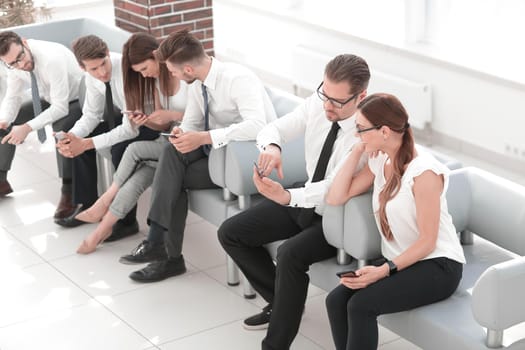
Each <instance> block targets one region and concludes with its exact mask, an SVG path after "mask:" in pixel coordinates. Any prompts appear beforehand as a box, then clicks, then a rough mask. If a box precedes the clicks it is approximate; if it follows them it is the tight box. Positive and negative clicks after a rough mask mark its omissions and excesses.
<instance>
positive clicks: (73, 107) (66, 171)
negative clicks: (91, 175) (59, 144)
mask: <svg viewBox="0 0 525 350" xmlns="http://www.w3.org/2000/svg"><path fill="white" fill-rule="evenodd" d="M41 103H42V110H46V109H47V108H49V103H48V102H47V101H44V100H41ZM81 115H82V110H81V108H80V105H79V104H78V101H77V100H75V101H71V102H70V103H69V113H68V115H66V116H65V117H64V118H61V119H58V120H56V121H55V122H53V124H52V128H53V131H60V130H64V131H68V130H69V129H71V128H72V127H73V125H75V122H76V121H77V120H78V119H79V118H80V116H81ZM33 118H34V113H33V103H32V102H26V103H24V104H23V105H22V106H21V107H20V111H19V112H18V115H17V117H16V119H15V121H14V122H13V124H12V125H22V124H24V123H27V122H28V121H30V120H31V119H33ZM11 128H12V126H10V127H9V128H8V129H7V130H0V138H3V137H4V136H5V135H7V134H8V133H9V132H11ZM48 136H49V135H48ZM15 151H16V146H15V145H11V144H8V143H6V144H3V145H2V144H0V171H5V172H8V171H9V170H10V169H11V164H12V163H13V159H14V157H15ZM56 158H57V167H58V175H59V176H60V177H61V178H64V179H71V178H72V176H73V165H72V164H73V162H72V160H71V159H70V158H66V157H63V156H62V155H61V154H60V153H58V150H56Z"/></svg>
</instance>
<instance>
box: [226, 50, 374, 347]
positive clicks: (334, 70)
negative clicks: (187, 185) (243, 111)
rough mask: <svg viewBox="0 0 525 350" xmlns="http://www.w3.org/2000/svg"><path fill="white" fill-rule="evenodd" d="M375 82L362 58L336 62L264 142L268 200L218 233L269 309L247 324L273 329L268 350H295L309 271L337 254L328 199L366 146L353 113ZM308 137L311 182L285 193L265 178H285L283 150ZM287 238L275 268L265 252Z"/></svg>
mask: <svg viewBox="0 0 525 350" xmlns="http://www.w3.org/2000/svg"><path fill="white" fill-rule="evenodd" d="M369 79H370V71H369V69H368V65H367V63H366V62H365V61H364V60H363V59H362V58H360V57H357V56H354V55H339V56H337V57H335V58H334V59H332V60H331V61H330V62H329V63H328V64H327V66H326V69H325V74H324V79H323V82H322V83H321V85H319V87H318V88H317V92H316V93H314V94H313V95H312V96H310V97H309V98H307V99H306V100H305V102H304V103H303V104H302V105H300V106H298V107H297V108H296V109H295V110H294V111H292V112H291V113H289V114H287V115H285V116H283V117H281V118H279V119H278V120H276V121H275V122H273V123H271V124H269V125H267V126H266V127H265V128H264V129H263V130H262V131H261V132H260V133H259V134H258V135H257V145H258V147H259V149H260V150H261V154H260V156H259V159H258V167H259V169H260V171H261V174H260V175H259V174H258V173H257V172H256V170H255V169H254V175H253V179H254V183H255V186H256V187H257V189H258V190H259V192H260V193H261V194H262V195H264V196H265V197H266V198H267V200H265V201H262V202H261V203H260V204H258V205H256V206H254V207H252V208H250V209H248V210H246V211H244V212H241V213H239V214H237V215H236V216H233V217H231V218H230V219H228V220H226V221H225V222H224V223H223V224H222V225H221V226H220V227H219V232H218V234H219V241H220V242H221V244H222V246H223V247H224V249H225V250H226V252H227V253H228V254H229V255H230V256H231V257H232V258H233V260H234V261H235V262H236V263H237V264H238V266H239V268H240V269H241V270H242V272H243V273H244V275H245V276H246V278H248V280H249V281H250V282H251V284H252V286H253V287H254V289H255V290H256V291H257V292H258V293H259V294H260V295H261V296H262V297H263V298H264V299H265V301H266V302H267V303H268V305H267V306H266V307H264V308H263V311H262V312H261V313H259V314H257V315H254V316H252V317H249V318H247V319H246V320H244V323H243V326H244V327H245V328H246V329H264V328H268V331H267V334H266V337H265V338H264V340H263V342H262V348H263V349H280V350H282V349H289V348H290V345H291V344H292V341H293V339H294V338H295V336H296V334H297V331H298V329H299V324H300V322H301V315H302V312H303V309H304V304H305V301H306V294H307V289H308V283H309V278H308V274H307V272H308V269H309V266H310V265H311V264H313V263H315V262H318V261H321V260H325V259H328V258H330V257H333V256H334V255H335V254H336V250H335V248H334V247H332V246H330V245H329V244H328V242H327V241H326V239H325V238H324V234H323V227H322V215H323V210H324V197H325V194H326V191H327V190H328V188H329V186H330V183H331V181H332V178H333V176H334V175H335V173H336V172H337V171H336V170H337V168H338V166H340V164H342V161H344V158H346V156H347V155H348V153H349V152H350V149H351V148H352V146H353V145H354V144H355V143H356V142H358V140H359V139H358V137H357V136H356V128H355V118H354V113H355V111H356V109H357V105H358V104H359V102H360V101H361V100H362V99H363V98H364V97H365V96H366V89H367V87H368V81H369ZM301 136H304V138H305V160H306V173H307V174H308V181H307V182H306V183H305V184H304V185H301V186H300V187H298V188H290V189H284V188H283V187H282V186H281V185H280V184H279V183H278V182H275V181H272V180H271V179H269V178H267V177H266V176H268V175H269V174H270V173H271V172H272V170H273V169H276V170H277V173H278V175H279V176H280V177H281V178H282V177H283V170H282V169H283V168H282V164H281V148H282V147H283V146H284V144H285V143H286V142H289V141H291V140H293V139H295V138H298V137H301ZM363 164H364V159H363V160H362V164H361V166H362V165H363ZM283 239H286V241H285V242H284V243H283V244H281V246H280V247H279V250H278V252H277V265H275V264H274V262H273V260H272V257H271V256H270V254H269V253H268V251H267V250H266V249H265V248H264V245H265V244H268V243H271V242H275V241H279V240H283Z"/></svg>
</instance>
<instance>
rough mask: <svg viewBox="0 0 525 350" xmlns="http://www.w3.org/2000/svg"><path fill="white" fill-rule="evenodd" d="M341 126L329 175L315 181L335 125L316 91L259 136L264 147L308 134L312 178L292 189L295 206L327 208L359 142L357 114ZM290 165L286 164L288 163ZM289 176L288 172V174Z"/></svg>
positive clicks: (308, 164) (319, 211) (306, 147)
mask: <svg viewBox="0 0 525 350" xmlns="http://www.w3.org/2000/svg"><path fill="white" fill-rule="evenodd" d="M338 123H339V126H340V127H341V128H340V129H339V131H338V133H337V139H336V141H335V143H334V148H333V149H332V155H331V156H330V160H329V161H328V166H327V168H326V176H325V179H324V180H322V181H318V182H315V183H312V177H313V175H314V172H315V167H316V166H317V161H318V160H319V155H320V154H321V150H322V148H323V145H324V142H325V139H326V136H327V135H328V132H329V131H330V128H331V127H332V122H330V121H329V120H328V119H327V118H326V114H325V111H324V109H323V101H321V100H320V99H319V97H317V94H315V93H314V94H313V95H311V96H310V97H308V98H307V99H306V100H305V101H304V103H303V104H301V105H300V106H298V107H297V108H296V109H295V110H294V111H293V112H290V113H288V114H287V115H285V116H282V117H281V118H279V119H277V120H276V121H274V122H273V123H271V124H268V125H267V126H265V127H264V129H263V130H262V131H261V132H260V133H259V135H257V146H258V147H259V149H261V150H262V149H264V147H266V146H268V145H269V144H271V143H274V144H276V145H279V147H281V148H282V147H283V146H282V145H283V144H284V143H286V142H289V141H291V140H293V139H296V138H298V137H301V136H303V135H304V143H305V145H304V153H305V160H306V173H307V175H308V181H307V182H306V184H305V186H304V187H300V188H290V189H288V191H289V192H290V195H291V198H290V204H289V206H293V207H302V208H313V207H315V212H316V213H317V214H319V215H322V214H323V211H324V198H325V195H326V192H327V191H328V188H329V187H330V184H331V183H332V180H333V178H334V176H335V174H336V173H337V170H339V168H340V167H341V166H342V164H343V162H344V160H345V159H346V157H347V156H348V154H349V153H350V150H351V149H352V147H353V145H354V144H355V143H357V142H359V141H360V140H359V138H358V137H357V136H355V131H356V129H355V117H354V116H352V117H350V118H347V119H344V120H341V121H339V122H338ZM365 162H366V158H365V157H362V158H361V160H360V162H359V165H358V169H360V168H362V167H363V165H364V164H365ZM284 167H286V164H284ZM284 176H286V172H285V174H284Z"/></svg>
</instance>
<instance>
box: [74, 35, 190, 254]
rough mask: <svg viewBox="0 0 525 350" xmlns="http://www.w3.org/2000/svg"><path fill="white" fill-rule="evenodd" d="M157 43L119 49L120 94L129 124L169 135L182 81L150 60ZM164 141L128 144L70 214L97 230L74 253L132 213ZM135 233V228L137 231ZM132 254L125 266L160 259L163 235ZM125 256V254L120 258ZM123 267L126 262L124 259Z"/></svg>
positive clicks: (143, 38) (86, 249)
mask: <svg viewBox="0 0 525 350" xmlns="http://www.w3.org/2000/svg"><path fill="white" fill-rule="evenodd" d="M158 47H159V43H158V41H157V39H155V37H154V36H152V35H151V34H148V33H135V34H133V35H131V36H130V38H129V39H128V41H127V42H126V43H125V44H124V47H123V49H122V72H123V80H124V95H125V97H126V106H127V108H128V109H130V110H131V111H128V112H129V113H127V114H128V118H130V120H131V122H132V125H134V126H135V127H143V126H146V127H148V128H151V129H154V130H159V131H166V132H169V131H170V130H171V128H172V127H173V126H174V125H177V124H178V123H179V122H180V121H181V120H182V117H183V115H184V110H185V108H186V99H187V84H186V82H184V81H182V80H179V79H177V78H176V77H174V76H173V75H171V74H170V73H169V71H168V69H167V68H166V65H165V64H164V63H162V62H160V61H159V60H158V59H157V58H156V56H155V53H156V50H157V49H158ZM167 143H168V141H167V139H166V137H165V136H159V137H158V138H157V139H155V140H152V141H139V142H134V143H132V144H131V145H129V146H128V147H127V148H126V151H125V152H124V155H123V156H122V161H121V162H120V164H119V166H118V169H117V171H116V172H115V174H114V176H113V183H112V184H111V186H110V187H109V188H108V189H107V190H106V192H104V193H103V194H102V195H101V196H100V197H99V199H98V200H97V201H96V202H95V204H93V205H92V206H91V207H90V208H87V209H86V210H84V211H83V212H81V213H80V214H78V215H77V216H76V219H77V220H80V221H84V222H90V223H95V222H99V221H100V223H99V224H98V226H97V227H96V228H95V230H93V231H92V232H91V233H90V234H89V235H88V236H87V237H86V239H84V240H83V241H82V243H81V245H80V246H79V247H78V249H77V253H80V254H89V253H92V252H94V251H95V250H96V248H97V246H98V245H99V244H100V243H102V241H104V240H105V239H106V238H107V237H109V236H110V235H111V232H112V229H113V227H114V225H115V224H117V221H118V220H121V219H123V218H125V217H126V215H128V213H129V212H130V211H134V210H136V204H137V201H138V199H139V197H140V195H141V194H142V193H143V192H144V191H145V190H146V189H147V188H148V187H149V186H150V185H151V183H152V182H153V177H154V175H155V170H156V167H157V161H158V157H159V155H160V153H161V151H162V149H163V148H164V146H165V145H166V144H167ZM137 231H138V228H137ZM148 238H149V239H150V241H144V242H142V243H141V244H139V247H137V249H135V250H134V252H139V253H140V256H138V257H137V256H136V254H135V255H133V253H132V255H131V258H138V259H142V260H141V261H131V263H138V262H148V261H149V259H156V258H158V257H163V256H164V255H165V249H164V245H163V244H153V243H151V242H155V243H157V242H159V241H160V242H163V237H160V238H159V237H155V240H154V239H153V238H151V237H148ZM126 256H127V255H126ZM124 263H129V261H124Z"/></svg>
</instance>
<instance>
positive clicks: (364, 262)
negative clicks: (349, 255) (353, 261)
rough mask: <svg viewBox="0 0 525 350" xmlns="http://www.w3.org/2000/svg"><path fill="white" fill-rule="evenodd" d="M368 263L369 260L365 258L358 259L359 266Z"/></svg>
mask: <svg viewBox="0 0 525 350" xmlns="http://www.w3.org/2000/svg"><path fill="white" fill-rule="evenodd" d="M366 265H368V260H365V259H359V260H357V268H358V269H360V268H362V267H364V266H366Z"/></svg>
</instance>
